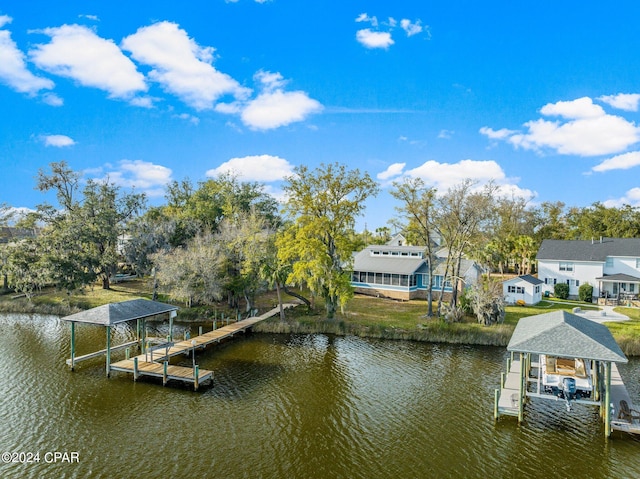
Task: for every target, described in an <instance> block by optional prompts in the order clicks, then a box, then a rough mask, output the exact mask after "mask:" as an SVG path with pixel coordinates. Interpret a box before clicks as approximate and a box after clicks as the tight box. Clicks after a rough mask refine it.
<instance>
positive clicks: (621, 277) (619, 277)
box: [596, 273, 640, 283]
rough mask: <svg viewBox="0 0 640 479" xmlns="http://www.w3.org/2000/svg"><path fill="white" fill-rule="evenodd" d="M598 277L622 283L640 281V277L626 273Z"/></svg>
mask: <svg viewBox="0 0 640 479" xmlns="http://www.w3.org/2000/svg"><path fill="white" fill-rule="evenodd" d="M596 279H602V280H604V281H618V282H620V283H640V278H638V277H636V276H631V275H630V274H624V273H618V274H605V275H604V276H600V277H599V278H596Z"/></svg>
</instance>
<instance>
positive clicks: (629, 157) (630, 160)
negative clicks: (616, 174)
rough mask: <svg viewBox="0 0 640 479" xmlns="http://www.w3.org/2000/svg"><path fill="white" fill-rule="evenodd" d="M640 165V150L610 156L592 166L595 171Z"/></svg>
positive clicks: (626, 168)
mask: <svg viewBox="0 0 640 479" xmlns="http://www.w3.org/2000/svg"><path fill="white" fill-rule="evenodd" d="M638 165H640V151H630V152H629V153H623V154H622V155H617V156H614V157H613V158H608V159H606V160H604V161H603V162H602V163H599V164H597V165H596V166H594V167H593V168H592V170H593V171H599V172H603V171H610V170H628V169H629V168H633V167H634V166H638Z"/></svg>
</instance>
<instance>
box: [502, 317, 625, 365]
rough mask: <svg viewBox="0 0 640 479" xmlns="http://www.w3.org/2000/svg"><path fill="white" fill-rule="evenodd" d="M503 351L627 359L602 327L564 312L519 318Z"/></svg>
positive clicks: (621, 361)
mask: <svg viewBox="0 0 640 479" xmlns="http://www.w3.org/2000/svg"><path fill="white" fill-rule="evenodd" d="M507 351H514V352H522V353H535V354H538V353H539V354H548V355H550V356H559V357H565V358H583V359H595V360H597V361H611V362H616V363H626V362H627V358H626V356H625V355H624V353H623V352H622V350H621V349H620V346H618V343H616V340H615V339H613V336H612V335H611V332H610V331H609V329H608V328H607V327H606V326H604V325H602V324H599V323H596V322H594V321H591V320H589V319H586V318H582V317H580V316H576V315H575V314H571V313H568V312H567V311H552V312H550V313H545V314H538V315H536V316H528V317H526V318H522V319H521V320H520V321H518V325H517V326H516V329H515V331H514V332H513V335H512V336H511V340H510V341H509V345H508V346H507Z"/></svg>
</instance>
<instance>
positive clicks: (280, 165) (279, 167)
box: [206, 155, 293, 182]
mask: <svg viewBox="0 0 640 479" xmlns="http://www.w3.org/2000/svg"><path fill="white" fill-rule="evenodd" d="M225 173H233V174H237V175H238V176H240V177H241V178H242V179H243V180H246V181H265V182H271V181H280V180H282V179H284V177H285V176H289V175H291V174H293V165H291V163H289V162H288V161H287V160H285V159H283V158H280V157H279V156H272V155H256V156H245V157H242V158H231V159H230V160H229V161H226V162H224V163H222V164H221V165H220V166H218V167H217V168H213V169H211V170H208V171H207V172H206V176H209V177H216V176H218V175H221V174H225Z"/></svg>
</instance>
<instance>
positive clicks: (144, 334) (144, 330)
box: [140, 318, 147, 354]
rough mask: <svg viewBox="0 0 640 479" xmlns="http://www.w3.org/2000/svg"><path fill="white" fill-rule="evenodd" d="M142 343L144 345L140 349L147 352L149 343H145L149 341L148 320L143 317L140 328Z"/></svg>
mask: <svg viewBox="0 0 640 479" xmlns="http://www.w3.org/2000/svg"><path fill="white" fill-rule="evenodd" d="M140 340H141V341H140V344H141V345H142V346H141V347H142V350H141V351H140V352H141V353H142V354H144V353H146V352H147V350H146V347H147V345H146V344H145V342H146V341H147V322H146V320H145V319H144V318H143V319H142V329H141V330H140Z"/></svg>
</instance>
